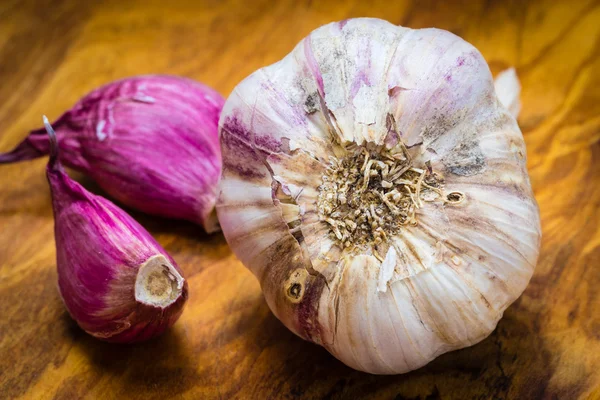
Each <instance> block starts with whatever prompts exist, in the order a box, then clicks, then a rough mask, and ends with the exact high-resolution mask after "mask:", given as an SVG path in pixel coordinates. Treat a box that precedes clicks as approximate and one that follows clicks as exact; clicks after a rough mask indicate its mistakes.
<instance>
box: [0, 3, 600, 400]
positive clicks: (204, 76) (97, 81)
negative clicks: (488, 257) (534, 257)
mask: <svg viewBox="0 0 600 400" xmlns="http://www.w3.org/2000/svg"><path fill="white" fill-rule="evenodd" d="M94 3H100V2H84V1H74V0H70V1H65V0H55V1H49V0H41V1H38V2H31V1H17V0H3V1H2V2H0V99H1V100H0V151H6V150H9V149H11V148H12V147H13V146H14V145H15V144H16V143H18V142H19V141H20V140H21V139H22V138H23V137H24V136H25V134H26V132H27V131H28V130H30V129H32V128H35V127H38V126H39V125H40V120H41V115H42V113H45V114H47V115H48V116H49V117H50V119H53V118H55V117H57V116H58V115H59V114H60V113H61V112H62V111H64V110H65V109H67V108H68V107H70V106H71V105H72V104H73V103H74V102H75V101H76V100H77V99H78V98H79V97H80V96H82V95H83V94H85V93H86V92H87V91H89V90H90V89H92V88H94V87H96V86H99V85H101V84H103V83H105V82H108V81H111V80H114V79H117V78H121V77H125V76H129V75H135V74H143V73H151V72H152V73H171V74H180V75H185V76H188V77H191V78H194V79H197V80H200V81H203V82H205V83H207V84H209V85H212V86H213V87H215V88H216V89H217V90H219V91H220V92H221V93H223V94H224V95H226V94H228V93H229V92H230V91H231V90H232V88H233V87H234V86H235V84H236V83H237V82H239V81H240V80H241V79H242V78H244V77H245V76H247V75H248V74H249V73H251V72H252V71H254V70H255V69H257V68H259V67H261V66H264V65H267V64H270V63H273V62H275V61H277V60H279V59H280V58H282V57H283V56H284V55H285V54H287V53H288V52H289V51H290V50H291V49H292V48H293V46H294V45H295V44H296V43H297V42H298V41H299V40H300V39H301V38H302V37H304V36H305V35H306V34H308V33H309V32H310V31H311V30H312V29H314V28H316V27H318V26H319V25H322V24H325V23H327V22H330V21H334V20H340V19H344V18H348V17H356V16H375V17H381V18H385V19H388V20H389V21H391V22H393V23H396V24H402V25H405V26H409V27H414V28H417V27H428V26H436V27H439V28H444V29H448V30H451V31H452V32H454V33H457V34H459V35H461V36H462V37H464V38H465V39H466V40H468V41H470V42H471V43H473V44H474V45H475V46H476V47H478V48H479V49H480V50H481V52H482V53H483V55H484V56H485V57H486V59H487V60H488V61H489V63H490V66H491V69H492V71H493V72H494V73H496V72H498V71H500V70H501V69H503V68H506V67H508V66H512V65H514V66H516V67H517V71H518V74H519V76H520V77H521V80H522V84H523V96H522V102H523V109H522V113H521V116H520V118H519V122H520V124H521V126H522V129H523V133H524V135H525V140H526V142H527V148H528V156H529V161H528V165H529V168H530V173H531V179H532V183H533V186H534V190H535V194H536V197H537V200H538V202H539V205H540V209H541V215H542V226H543V244H542V251H541V256H540V260H539V264H538V266H537V269H536V272H535V275H534V276H533V279H532V281H531V284H530V286H529V287H528V289H527V290H526V292H525V293H524V295H523V296H522V297H521V298H520V299H519V300H518V301H517V302H516V303H515V304H513V305H512V306H511V307H510V308H509V309H508V310H507V312H506V313H505V317H504V318H503V319H502V320H501V321H500V323H499V325H498V328H497V329H496V330H495V331H494V333H493V334H492V335H491V336H490V337H488V338H487V339H486V340H484V341H483V342H481V343H479V344H477V345H475V346H473V347H471V348H468V349H464V350H460V351H456V352H453V353H450V354H446V355H444V356H442V357H440V358H438V359H437V360H435V361H434V362H432V363H431V364H429V365H428V366H427V367H425V368H422V369H420V370H417V371H414V372H412V373H409V374H406V375H400V376H371V375H367V374H364V373H359V372H356V371H353V370H351V369H349V368H347V367H345V366H344V365H342V364H341V363H340V362H338V361H337V360H335V359H334V358H333V357H332V356H330V355H329V354H328V353H327V352H326V351H325V350H323V349H322V348H320V347H318V346H316V345H312V344H310V343H306V342H303V341H302V340H300V339H298V338H297V337H295V336H294V335H293V334H291V333H290V332H289V331H287V330H286V329H285V328H284V327H283V326H282V325H281V324H280V323H279V322H278V321H277V319H276V318H275V317H274V316H273V315H272V314H271V313H270V311H269V309H268V307H267V306H266V304H265V302H264V300H263V298H262V296H261V293H260V290H259V286H258V283H257V282H256V280H255V279H254V277H253V276H252V275H251V274H250V272H248V271H247V270H246V269H245V268H244V267H243V266H242V265H241V264H240V262H239V261H237V260H236V258H235V257H234V256H233V255H232V254H231V252H230V251H229V250H228V248H227V244H226V243H225V240H224V238H223V236H222V235H220V234H217V235H213V236H207V235H205V234H203V233H202V231H201V229H200V228H198V227H196V226H193V225H191V224H186V223H179V222H172V221H166V220H161V219H157V218H151V217H148V216H145V215H142V214H139V213H132V215H134V217H136V218H137V219H138V220H139V221H140V222H141V223H142V224H143V225H145V226H146V227H147V228H148V229H149V230H150V231H151V232H152V233H153V234H154V235H155V236H156V238H157V239H158V240H159V241H160V242H161V243H162V244H163V245H164V246H165V247H166V249H167V250H168V251H169V252H170V253H171V254H172V255H173V256H174V257H175V258H176V259H177V260H178V262H179V264H180V265H181V267H182V268H183V270H184V272H185V273H186V275H187V278H188V279H189V285H190V294H191V296H190V300H189V303H188V305H187V309H186V310H185V312H184V314H183V316H182V318H181V320H180V321H179V322H178V323H177V324H176V325H175V326H174V328H173V329H172V330H171V331H170V332H169V333H168V334H166V335H165V336H163V337H161V338H159V339H157V340H154V341H152V342H149V343H145V344H139V345H135V346H122V345H111V344H106V343H101V342H99V341H97V340H95V339H93V338H91V337H89V336H88V335H86V334H85V333H83V332H82V331H81V330H80V329H79V328H78V327H77V326H76V324H75V323H74V322H72V321H71V320H70V318H69V317H68V315H67V313H66V311H65V310H64V308H63V306H62V304H61V300H60V297H59V295H58V291H57V289H56V271H55V250H54V241H53V221H52V212H51V206H50V198H49V191H48V186H47V184H46V180H45V177H44V165H45V160H36V161H32V162H27V163H21V164H16V165H10V166H0V184H1V187H2V189H1V190H0V398H17V397H22V398H28V399H29V398H41V399H45V398H57V399H74V398H82V397H87V398H102V399H111V398H140V399H141V398H143V399H155V398H156V399H159V398H165V397H168V396H173V397H182V398H203V397H206V398H288V399H295V398H330V399H341V398H398V399H404V398H406V399H436V398H443V399H451V398H463V399H464V398H481V399H487V398H511V399H515V398H525V399H527V398H559V399H567V398H600V289H599V288H600V144H599V140H600V74H599V73H598V71H599V70H600V57H599V56H598V55H599V50H598V49H599V46H600V42H599V37H600V35H599V32H600V3H598V2H597V1H596V2H594V1H574V0H571V1H562V2H559V1H553V0H547V1H534V2H529V3H527V4H524V2H520V1H513V2H500V1H498V2H495V1H464V2H463V3H456V2H448V1H439V2H434V1H424V2H421V1H414V2H409V1H381V2H377V1H367V2H363V1H358V0H355V1H345V2H339V3H333V2H332V3H324V2H320V1H315V2H312V1H295V0H290V1H281V2H276V3H274V2H273V1H271V0H259V1H254V0H244V1H241V0H232V1H227V2H219V1H188V2H182V1H170V2H163V1H141V0H140V1H116V0H114V1H112V0H111V1H105V2H102V4H94ZM73 176H74V177H76V178H77V179H79V180H80V181H81V182H83V183H84V185H86V186H87V187H88V188H90V189H91V190H94V191H98V190H97V188H96V187H95V186H94V185H93V183H92V182H91V181H90V180H89V179H86V178H85V177H83V176H81V175H77V174H73Z"/></svg>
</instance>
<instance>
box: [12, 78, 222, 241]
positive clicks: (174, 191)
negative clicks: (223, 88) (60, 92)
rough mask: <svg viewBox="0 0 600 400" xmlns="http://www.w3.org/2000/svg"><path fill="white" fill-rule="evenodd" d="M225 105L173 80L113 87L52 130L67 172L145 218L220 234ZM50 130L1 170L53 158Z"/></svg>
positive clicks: (206, 91)
mask: <svg viewBox="0 0 600 400" xmlns="http://www.w3.org/2000/svg"><path fill="white" fill-rule="evenodd" d="M223 102H224V99H223V98H222V96H221V95H220V94H218V93H217V92H216V91H214V90H213V89H211V88H209V87H207V86H204V85H202V84H200V83H197V82H194V81H192V80H190V79H185V78H181V77H176V76H169V75H147V76H136V77H131V78H127V79H123V80H119V81H115V82H112V83H110V84H107V85H105V86H102V87H100V88H98V89H96V90H94V91H92V92H91V93H89V94H87V95H86V96H85V97H83V98H82V99H81V100H80V101H79V102H78V103H77V104H75V106H73V108H71V109H70V110H69V111H67V112H66V113H65V114H63V115H62V116H61V117H60V118H59V119H58V120H57V121H56V122H54V123H53V126H54V128H55V130H56V134H57V137H58V142H59V146H60V150H61V160H62V161H63V162H64V164H65V165H66V166H68V167H71V168H74V169H76V170H78V171H82V172H84V173H86V174H88V175H89V176H91V177H92V178H93V179H94V180H95V181H96V182H97V183H98V185H100V187H102V189H104V190H105V191H106V192H107V193H108V194H110V195H111V196H112V197H114V198H115V199H117V200H119V201H120V202H122V203H123V204H125V205H127V206H129V207H132V208H135V209H137V210H141V211H143V212H146V213H149V214H153V215H159V216H163V217H168V218H178V219H186V220H190V221H192V222H196V223H199V224H201V225H202V226H203V227H204V228H205V230H206V231H207V232H214V231H216V230H218V229H219V228H218V222H217V219H216V215H215V213H214V205H215V201H216V195H217V183H218V179H219V175H220V171H221V154H220V149H219V139H218V130H217V123H218V120H219V113H220V111H221V108H222V106H223ZM48 151H49V144H48V137H47V135H46V131H45V130H44V128H41V129H38V130H34V131H32V132H31V133H30V134H29V136H28V137H27V138H26V139H25V140H24V141H23V142H22V143H21V144H20V145H19V146H18V147H17V148H15V149H14V150H13V151H11V152H10V153H6V154H0V163H8V162H16V161H22V160H27V159H32V158H37V157H40V156H43V155H46V154H48Z"/></svg>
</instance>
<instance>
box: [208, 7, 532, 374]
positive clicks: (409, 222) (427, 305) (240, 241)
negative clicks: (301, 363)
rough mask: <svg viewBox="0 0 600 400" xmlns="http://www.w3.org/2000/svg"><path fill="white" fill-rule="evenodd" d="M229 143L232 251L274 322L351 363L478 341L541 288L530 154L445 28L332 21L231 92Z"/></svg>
mask: <svg viewBox="0 0 600 400" xmlns="http://www.w3.org/2000/svg"><path fill="white" fill-rule="evenodd" d="M514 78H515V79H514V80H513V81H512V82H513V83H514V81H515V80H516V76H515V77H514ZM517 85H518V81H517ZM515 88H517V87H513V88H512V89H509V90H508V93H513V97H514V93H515ZM507 97H509V101H510V100H511V99H510V97H511V96H507ZM513 100H514V99H513ZM220 139H221V147H222V152H223V163H224V165H223V173H222V180H221V188H220V199H219V201H218V205H217V210H218V215H219V220H220V223H221V227H222V228H223V232H224V234H225V237H226V238H227V241H228V242H229V244H230V245H231V247H232V249H233V251H234V252H235V254H236V255H237V256H238V258H240V260H241V261H242V262H243V263H244V264H245V265H246V266H247V267H248V268H249V269H250V270H251V271H252V272H253V273H254V275H255V276H256V277H257V278H258V280H259V281H260V284H261V286H262V290H263V292H264V295H265V298H266V300H267V303H268V305H269V307H270V308H271V310H272V311H273V312H274V313H275V315H276V316H277V317H278V318H279V319H280V320H281V321H282V322H283V323H284V324H285V325H286V326H287V327H288V328H289V329H291V330H292V331H293V332H295V333H296V334H297V335H299V336H300V337H302V338H304V339H307V340H310V341H312V342H315V343H318V344H320V345H322V346H324V347H325V348H326V349H327V350H328V351H329V352H331V353H332V354H333V355H334V356H335V357H337V358H338V359H340V360H341V361H343V362H344V363H345V364H347V365H349V366H351V367H352V368H355V369H358V370H362V371H367V372H370V373H376V374H397V373H403V372H407V371H410V370H413V369H416V368H419V367H421V366H423V365H425V364H427V363H428V362H429V361H431V360H433V359H434V358H435V357H437V356H439V355H440V354H442V353H445V352H447V351H451V350H454V349H459V348H462V347H466V346H470V345H473V344H475V343H477V342H479V341H481V340H482V339H484V338H485V337H487V336H488V335H489V334H490V333H491V332H492V331H493V329H494V328H495V327H496V324H497V322H498V320H499V319H500V318H501V317H502V313H503V312H504V310H505V309H506V308H507V307H508V306H509V305H510V304H511V303H512V302H513V301H514V300H515V299H516V298H517V297H519V296H520V295H521V293H522V292H523V290H524V289H525V287H526V286H527V283H528V282H529V279H530V278H531V275H532V273H533V270H534V267H535V264H536V260H537V257H538V251H539V244H540V235H541V233H540V221H539V212H538V207H537V204H536V202H535V199H534V197H533V193H532V190H531V186H530V183H529V177H528V174H527V169H526V153H525V143H524V141H523V137H522V134H521V132H520V130H519V127H518V125H517V122H516V121H515V118H514V117H513V115H511V113H510V112H509V111H508V110H507V109H506V108H505V106H503V105H502V104H501V102H500V101H499V99H498V97H497V95H496V91H495V89H494V82H493V80H492V76H491V73H490V71H489V68H488V66H487V64H486V62H485V60H484V59H483V57H482V56H481V54H480V53H479V51H477V49H475V48H474V47H473V46H472V45H470V44H469V43H467V42H465V41H464V40H462V39H460V38H459V37H457V36H455V35H453V34H451V33H449V32H446V31H443V30H439V29H419V30H412V29H407V28H403V27H398V26H394V25H392V24H390V23H388V22H385V21H382V20H377V19H362V18H361V19H351V20H346V21H342V22H339V23H332V24H329V25H326V26H323V27H321V28H319V29H317V30H315V31H314V32H312V33H311V34H310V35H309V36H308V37H307V38H305V39H304V40H303V41H302V42H300V43H299V44H298V45H297V46H296V48H295V49H294V50H293V51H292V53H290V54H289V55H288V56H287V57H285V58H284V59H283V60H281V61H280V62H278V63H276V64H273V65H271V66H269V67H266V68H263V69H260V70H258V71H256V72H255V73H253V74H252V75H250V76H249V77H248V78H246V79H245V80H244V81H242V82H241V83H240V84H239V85H238V86H237V87H236V88H235V89H234V91H233V93H232V94H231V96H230V97H229V99H228V100H227V102H226V104H225V107H224V109H223V112H222V114H221V119H220Z"/></svg>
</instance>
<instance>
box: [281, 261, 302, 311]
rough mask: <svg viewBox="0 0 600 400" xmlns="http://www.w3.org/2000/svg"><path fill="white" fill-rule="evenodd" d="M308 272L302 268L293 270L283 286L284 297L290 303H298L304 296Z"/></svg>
mask: <svg viewBox="0 0 600 400" xmlns="http://www.w3.org/2000/svg"><path fill="white" fill-rule="evenodd" d="M307 277H308V271H306V269H304V268H298V269H296V270H294V271H293V272H292V273H291V275H290V277H289V278H288V279H287V281H285V283H284V284H283V287H284V291H285V296H286V297H287V299H288V300H289V301H290V302H292V303H300V301H302V297H303V296H304V292H305V287H306V278H307Z"/></svg>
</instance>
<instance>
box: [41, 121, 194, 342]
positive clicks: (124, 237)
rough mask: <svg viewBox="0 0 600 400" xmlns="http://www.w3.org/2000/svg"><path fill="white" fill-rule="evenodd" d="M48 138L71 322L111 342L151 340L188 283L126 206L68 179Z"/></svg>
mask: <svg viewBox="0 0 600 400" xmlns="http://www.w3.org/2000/svg"><path fill="white" fill-rule="evenodd" d="M44 123H45V125H46V129H47V130H48V133H49V136H50V141H49V145H50V149H49V151H50V161H49V162H48V166H47V168H46V175H47V178H48V183H49V185H50V191H51V195H52V208H53V213H54V236H55V241H56V265H57V272H58V287H59V290H60V294H61V297H62V299H63V302H64V304H65V306H66V308H67V310H68V312H69V314H70V315H71V317H72V318H73V319H74V320H75V321H76V322H77V324H78V325H79V326H80V327H81V328H82V329H83V330H85V331H86V332H87V333H89V334H90V335H92V336H94V337H96V338H99V339H101V340H105V341H109V342H120V343H131V342H139V341H142V340H147V339H150V338H152V337H155V336H157V335H159V334H161V333H162V332H164V331H165V330H166V329H167V328H169V327H170V326H172V325H173V324H174V323H175V321H177V319H178V318H179V316H180V315H181V313H182V311H183V307H184V305H185V303H186V301H187V297H188V288H187V282H186V281H185V279H184V278H183V273H182V271H181V270H180V269H179V267H178V266H177V264H176V263H175V261H174V260H173V259H172V258H171V257H170V256H169V254H168V253H167V252H166V251H165V250H164V249H163V248H162V247H161V246H160V244H158V243H157V242H156V240H154V238H153V237H152V236H151V235H150V234H149V233H148V232H147V231H146V230H145V229H144V228H143V227H142V226H141V225H140V224H138V223H137V222H136V221H135V220H134V219H133V218H131V217H130V216H129V215H128V214H127V213H125V211H123V210H121V209H120V208H119V207H117V206H116V205H115V204H113V203H112V202H110V201H108V200H106V199H105V198H103V197H101V196H97V195H94V194H92V193H90V192H88V191H87V190H85V188H83V187H82V186H81V185H80V184H79V183H77V182H75V181H73V180H72V179H71V178H70V177H69V176H68V175H67V173H66V172H65V170H64V169H63V167H62V165H61V163H60V162H59V160H58V145H57V143H56V137H55V133H54V131H53V130H52V127H51V126H50V124H49V123H48V120H47V118H45V117H44Z"/></svg>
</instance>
